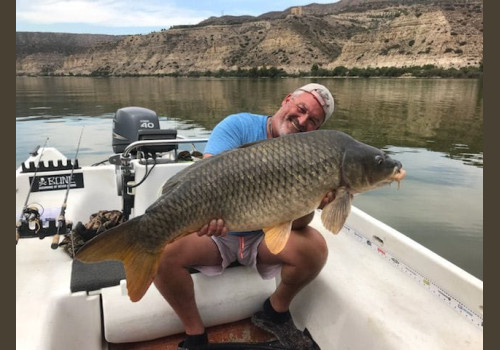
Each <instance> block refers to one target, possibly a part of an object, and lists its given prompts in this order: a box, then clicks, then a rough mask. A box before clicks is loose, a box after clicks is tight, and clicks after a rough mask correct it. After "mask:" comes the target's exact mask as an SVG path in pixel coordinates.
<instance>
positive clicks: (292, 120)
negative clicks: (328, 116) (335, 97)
mask: <svg viewBox="0 0 500 350" xmlns="http://www.w3.org/2000/svg"><path fill="white" fill-rule="evenodd" d="M273 119H276V122H275V123H276V124H275V125H274V127H275V130H276V132H277V134H278V136H283V135H286V134H292V133H297V132H303V131H313V130H317V129H319V127H320V126H321V124H323V121H324V119H325V118H324V112H323V108H321V106H320V105H319V103H318V101H316V99H315V98H314V96H313V95H311V94H309V93H307V92H303V93H301V94H300V95H296V96H295V97H293V96H292V95H291V94H289V95H288V96H287V97H286V98H285V99H284V100H283V102H281V108H280V109H279V111H278V112H277V113H276V115H275V116H274V118H273Z"/></svg>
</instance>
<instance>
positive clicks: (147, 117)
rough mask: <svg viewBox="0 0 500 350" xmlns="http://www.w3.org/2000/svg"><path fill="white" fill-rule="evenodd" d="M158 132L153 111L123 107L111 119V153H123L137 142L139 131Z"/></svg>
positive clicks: (158, 127) (156, 120)
mask: <svg viewBox="0 0 500 350" xmlns="http://www.w3.org/2000/svg"><path fill="white" fill-rule="evenodd" d="M144 129H146V130H159V129H160V121H159V120H158V116H157V115H156V112H155V111H152V110H150V109H147V108H143V107H124V108H120V109H118V110H117V111H116V113H115V116H114V117H113V143H112V145H113V152H115V153H123V151H124V150H125V148H126V147H127V146H128V145H130V144H131V143H132V142H135V141H137V140H139V130H144Z"/></svg>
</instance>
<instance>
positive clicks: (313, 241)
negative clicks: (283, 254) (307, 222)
mask: <svg viewBox="0 0 500 350" xmlns="http://www.w3.org/2000/svg"><path fill="white" fill-rule="evenodd" d="M303 231H304V232H301V233H299V234H305V237H304V238H305V240H304V241H303V242H302V244H300V245H299V246H298V249H300V250H301V252H300V254H299V256H301V257H302V259H301V260H302V263H303V264H306V265H307V266H308V268H310V269H311V270H313V271H319V270H321V269H322V268H323V266H324V265H325V263H326V260H327V258H328V246H327V244H326V240H325V238H324V237H323V235H322V234H321V233H319V232H318V231H317V230H316V229H314V228H312V227H310V226H309V227H306V228H304V230H303Z"/></svg>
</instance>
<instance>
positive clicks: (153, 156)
mask: <svg viewBox="0 0 500 350" xmlns="http://www.w3.org/2000/svg"><path fill="white" fill-rule="evenodd" d="M151 158H152V159H153V166H152V167H151V169H149V171H148V159H147V158H146V173H145V174H144V177H143V178H142V180H141V181H139V183H136V184H135V185H131V186H130V185H127V187H128V188H135V187H137V186H139V185H141V184H142V183H143V182H144V181H145V180H146V179H147V178H148V176H149V174H151V172H152V171H153V169H154V167H155V166H156V164H157V163H156V154H153V155H151Z"/></svg>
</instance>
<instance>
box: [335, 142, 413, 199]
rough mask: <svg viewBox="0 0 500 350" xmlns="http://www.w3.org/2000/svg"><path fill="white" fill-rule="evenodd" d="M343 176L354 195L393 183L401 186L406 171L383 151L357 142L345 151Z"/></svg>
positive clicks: (398, 162)
mask: <svg viewBox="0 0 500 350" xmlns="http://www.w3.org/2000/svg"><path fill="white" fill-rule="evenodd" d="M341 176H342V181H343V182H344V183H345V184H346V185H347V186H348V187H349V188H350V189H351V192H352V193H361V192H365V191H368V190H371V189H374V188H377V187H380V186H383V185H388V184H390V183H392V182H393V181H396V182H398V184H399V182H400V181H401V180H402V179H403V178H404V177H405V176H406V170H404V169H403V165H402V164H401V162H400V161H398V160H396V159H393V158H391V157H390V156H389V155H387V154H386V153H384V152H383V151H382V150H380V149H378V148H375V147H372V146H369V145H366V144H364V143H361V142H356V143H354V144H352V145H350V146H349V147H346V148H345V150H344V156H343V160H342V174H341Z"/></svg>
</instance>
